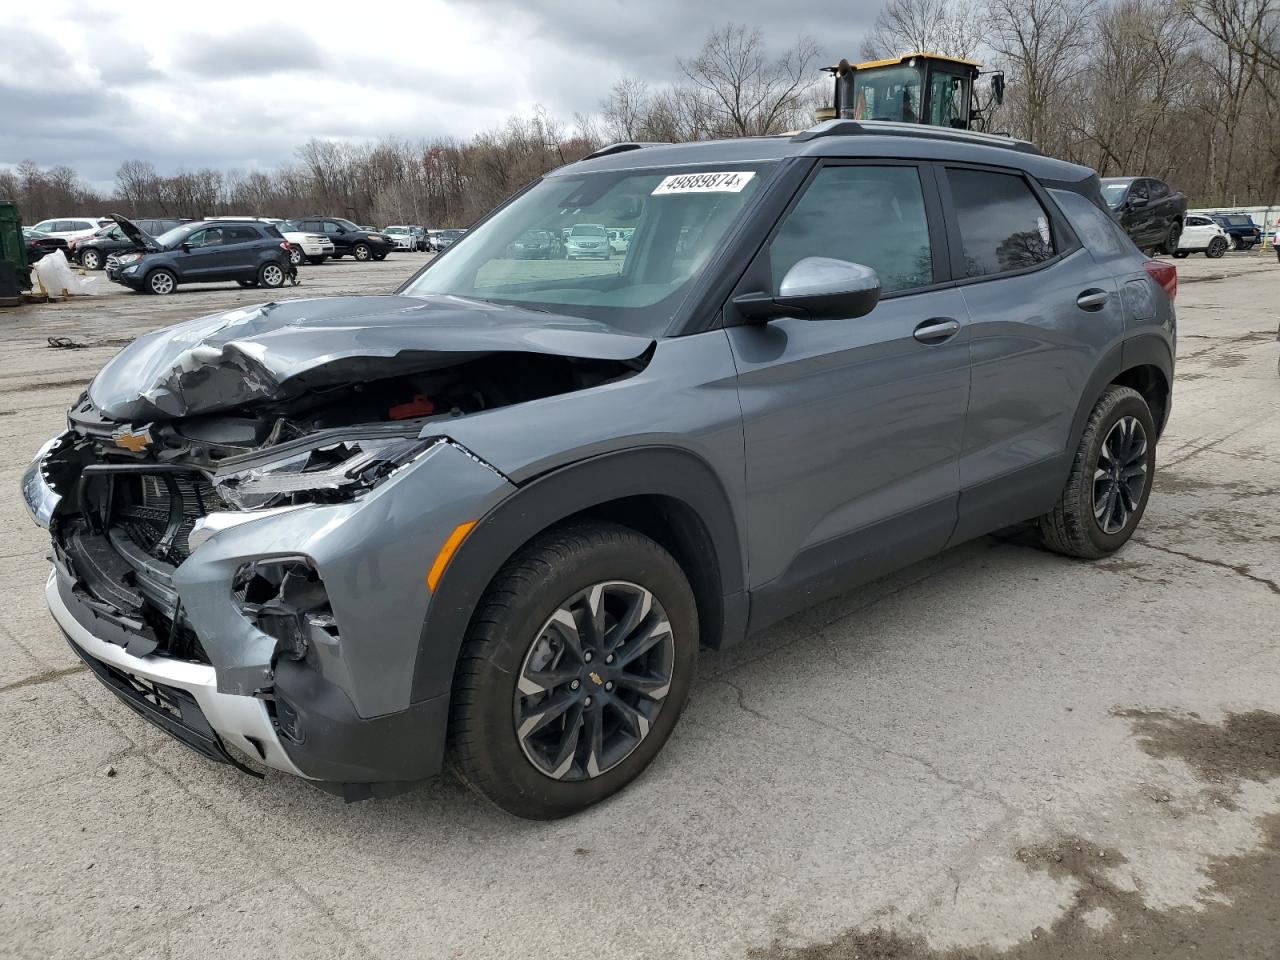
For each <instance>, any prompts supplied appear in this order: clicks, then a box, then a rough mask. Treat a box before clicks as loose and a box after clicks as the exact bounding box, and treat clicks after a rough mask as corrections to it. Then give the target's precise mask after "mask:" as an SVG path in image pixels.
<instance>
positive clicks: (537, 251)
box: [511, 230, 561, 260]
mask: <svg viewBox="0 0 1280 960" xmlns="http://www.w3.org/2000/svg"><path fill="white" fill-rule="evenodd" d="M560 254H561V247H560V234H559V232H558V231H555V230H526V231H525V232H524V233H522V234H520V236H519V237H517V238H516V241H515V243H513V244H512V245H511V255H512V256H514V257H515V258H516V259H518V260H558V259H560Z"/></svg>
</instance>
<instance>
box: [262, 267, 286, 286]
mask: <svg viewBox="0 0 1280 960" xmlns="http://www.w3.org/2000/svg"><path fill="white" fill-rule="evenodd" d="M262 283H263V286H267V287H278V286H280V284H282V283H284V271H283V270H281V269H280V268H279V267H277V266H276V265H275V264H274V263H269V264H267V265H266V266H265V267H263V268H262Z"/></svg>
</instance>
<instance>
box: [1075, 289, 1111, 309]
mask: <svg viewBox="0 0 1280 960" xmlns="http://www.w3.org/2000/svg"><path fill="white" fill-rule="evenodd" d="M1109 299H1111V294H1109V293H1107V291H1105V290H1098V289H1097V288H1094V289H1092V290H1086V291H1084V292H1083V293H1082V294H1080V296H1078V297H1076V306H1077V307H1079V308H1080V309H1081V310H1101V309H1102V308H1103V307H1104V306H1105V305H1106V302H1107V301H1108V300H1109Z"/></svg>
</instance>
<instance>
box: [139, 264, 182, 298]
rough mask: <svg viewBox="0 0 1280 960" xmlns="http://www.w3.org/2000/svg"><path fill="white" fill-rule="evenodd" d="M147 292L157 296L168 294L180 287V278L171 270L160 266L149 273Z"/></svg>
mask: <svg viewBox="0 0 1280 960" xmlns="http://www.w3.org/2000/svg"><path fill="white" fill-rule="evenodd" d="M146 286H147V292H148V293H154V294H156V295H157V296H161V297H163V296H168V295H169V294H171V293H173V291H174V290H176V289H178V278H177V277H176V276H174V275H173V273H172V272H171V271H169V270H165V269H164V268H158V269H155V270H152V271H151V272H150V273H149V274H147V281H146Z"/></svg>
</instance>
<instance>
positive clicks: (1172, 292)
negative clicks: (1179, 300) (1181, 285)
mask: <svg viewBox="0 0 1280 960" xmlns="http://www.w3.org/2000/svg"><path fill="white" fill-rule="evenodd" d="M1143 266H1144V267H1146V269H1147V276H1149V277H1150V278H1151V279H1152V280H1154V281H1155V282H1156V283H1158V284H1160V286H1162V287H1164V292H1165V293H1167V294H1168V295H1169V299H1170V300H1172V299H1174V298H1175V297H1177V295H1178V268H1177V267H1175V266H1174V265H1173V264H1172V263H1165V262H1164V261H1163V260H1148V261H1147V262H1146V263H1144V264H1143Z"/></svg>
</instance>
